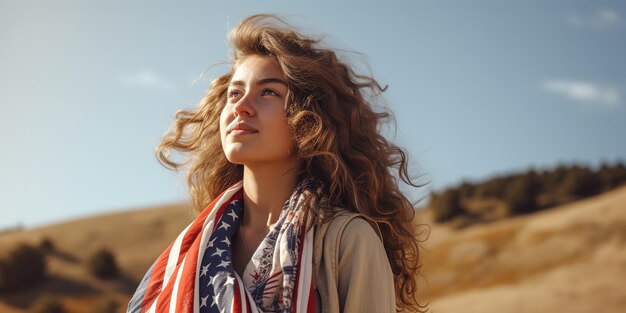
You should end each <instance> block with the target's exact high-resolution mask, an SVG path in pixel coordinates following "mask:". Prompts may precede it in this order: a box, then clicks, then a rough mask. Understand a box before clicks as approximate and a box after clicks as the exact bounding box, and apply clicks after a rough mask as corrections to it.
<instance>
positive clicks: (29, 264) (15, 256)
mask: <svg viewBox="0 0 626 313" xmlns="http://www.w3.org/2000/svg"><path fill="white" fill-rule="evenodd" d="M45 276H46V258H45V255H44V253H43V252H42V251H41V250H40V249H39V248H36V247H33V246H30V245H27V244H23V243H22V244H18V245H17V246H15V247H13V248H12V249H11V250H9V251H8V253H7V254H6V256H5V257H3V258H2V259H0V291H19V290H23V289H26V288H29V287H31V286H33V285H35V284H37V283H38V282H40V281H43V280H44V278H45Z"/></svg>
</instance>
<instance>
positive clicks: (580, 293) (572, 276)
mask: <svg viewBox="0 0 626 313" xmlns="http://www.w3.org/2000/svg"><path fill="white" fill-rule="evenodd" d="M431 214H432V212H428V211H426V212H422V213H421V214H420V216H419V218H420V219H421V221H422V222H426V223H428V224H431V225H434V226H433V227H432V229H431V237H430V239H429V240H428V241H427V242H426V243H425V245H424V246H425V251H424V253H423V257H424V259H423V260H424V268H423V269H424V276H423V277H421V281H422V284H421V286H420V287H421V294H422V298H424V299H431V300H432V302H431V308H432V309H433V312H437V313H446V312H466V313H471V312H559V311H563V312H570V313H571V312H623V310H624V307H626V288H624V283H623V281H624V279H626V186H624V187H621V188H618V189H615V190H612V191H609V192H606V193H604V194H601V195H598V196H594V197H591V198H588V199H585V200H580V201H577V202H573V203H570V204H567V205H563V206H559V207H557V208H554V209H550V210H546V211H541V212H538V213H536V214H532V215H525V216H519V217H515V218H510V219H505V220H500V221H498V222H495V223H491V224H481V225H475V226H472V227H469V228H464V229H454V228H452V227H451V226H446V225H445V224H444V225H437V224H433V223H430V222H429V221H431V220H432V217H431Z"/></svg>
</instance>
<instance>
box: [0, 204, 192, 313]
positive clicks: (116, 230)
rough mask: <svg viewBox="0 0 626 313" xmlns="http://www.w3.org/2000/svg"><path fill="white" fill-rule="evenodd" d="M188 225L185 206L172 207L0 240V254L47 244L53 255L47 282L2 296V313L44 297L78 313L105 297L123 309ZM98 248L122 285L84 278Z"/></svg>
mask: <svg viewBox="0 0 626 313" xmlns="http://www.w3.org/2000/svg"><path fill="white" fill-rule="evenodd" d="M192 219H193V217H192V213H191V212H190V210H189V209H187V207H186V206H184V205H170V206H161V207H156V208H151V209H143V210H136V211H129V212H121V213H113V214H109V215H100V216H93V217H89V218H85V219H79V220H74V221H69V222H66V223H61V224H56V225H50V226H45V227H41V228H37V229H32V230H24V231H17V232H11V233H4V234H0V251H6V249H8V248H9V247H10V246H12V245H14V244H15V243H18V242H26V243H31V244H34V245H37V244H39V243H40V242H41V240H42V239H43V238H50V239H51V240H52V242H53V243H54V245H55V250H56V252H54V253H53V254H52V255H50V256H49V257H48V272H49V278H48V279H47V280H46V281H45V282H44V283H42V284H40V285H39V286H37V287H36V288H33V289H32V290H28V291H26V292H20V293H16V294H0V312H2V313H12V312H15V313H18V312H23V311H24V309H25V308H27V307H28V306H29V305H30V304H31V303H32V302H33V301H35V300H36V299H37V298H38V297H40V296H41V295H43V294H46V293H47V294H51V295H54V296H58V297H59V298H62V299H64V304H65V305H66V307H67V308H68V309H70V312H77V313H78V312H92V311H93V306H94V305H96V303H97V301H98V300H100V299H101V298H103V297H107V298H112V299H115V300H116V301H117V302H119V303H120V304H125V303H127V302H128V300H129V299H130V295H131V294H132V292H133V291H134V289H135V288H136V287H137V284H138V282H139V280H140V279H141V278H142V277H143V275H144V274H145V272H146V271H147V270H148V268H149V267H150V265H151V264H152V262H153V261H154V260H155V259H156V258H157V257H158V256H159V254H160V253H161V252H163V250H165V248H166V247H167V245H169V244H170V242H172V241H173V240H174V239H175V238H176V236H177V235H178V234H179V233H180V232H181V231H182V230H183V229H184V228H185V227H186V226H187V225H188V224H189V222H190V221H191V220H192ZM102 247H105V248H108V249H110V250H111V251H112V252H113V253H114V255H115V256H116V259H117V261H118V264H119V266H120V268H121V269H122V272H123V275H122V277H121V278H120V279H117V280H113V281H102V280H99V279H96V278H93V277H91V276H90V275H89V274H88V273H87V270H86V266H85V261H86V260H87V259H88V257H89V256H90V255H91V254H92V253H93V252H94V251H96V250H97V249H99V248H102Z"/></svg>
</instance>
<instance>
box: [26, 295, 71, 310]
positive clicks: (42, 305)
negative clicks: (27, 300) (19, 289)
mask: <svg viewBox="0 0 626 313" xmlns="http://www.w3.org/2000/svg"><path fill="white" fill-rule="evenodd" d="M28 312H29V313H66V312H67V311H66V310H65V308H64V307H63V304H61V302H60V301H59V300H58V299H57V298H55V297H52V296H50V295H44V296H42V297H40V298H39V299H37V301H35V302H34V303H33V304H32V306H31V307H30V309H29V310H28Z"/></svg>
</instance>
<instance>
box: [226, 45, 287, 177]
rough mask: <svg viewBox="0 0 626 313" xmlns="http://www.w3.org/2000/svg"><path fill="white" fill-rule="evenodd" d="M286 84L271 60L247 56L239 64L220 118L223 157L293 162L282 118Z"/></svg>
mask: <svg viewBox="0 0 626 313" xmlns="http://www.w3.org/2000/svg"><path fill="white" fill-rule="evenodd" d="M287 91H288V89H287V82H286V80H285V76H284V74H283V71H282V70H281V68H280V66H279V65H278V63H277V62H276V61H274V60H273V59H271V58H267V57H261V56H249V57H246V58H245V59H244V61H243V62H242V63H240V64H239V65H238V66H237V68H236V71H235V73H234V74H233V77H232V79H231V82H230V85H229V87H228V91H227V101H226V105H225V106H224V109H223V110H222V113H221V116H220V136H221V140H222V148H223V149H224V153H225V154H226V158H227V159H228V160H229V161H230V162H231V163H235V164H246V165H253V164H262V163H275V162H289V161H290V160H293V158H294V154H295V153H293V150H294V148H293V147H294V142H293V134H292V131H291V128H290V127H289V125H288V124H287V120H286V119H285V106H286V99H287V98H286V97H287Z"/></svg>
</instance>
